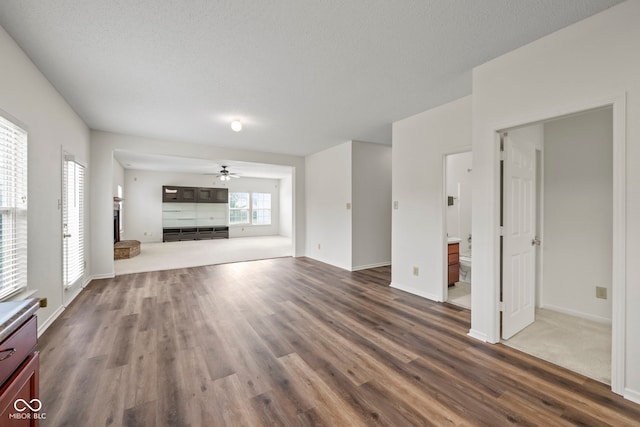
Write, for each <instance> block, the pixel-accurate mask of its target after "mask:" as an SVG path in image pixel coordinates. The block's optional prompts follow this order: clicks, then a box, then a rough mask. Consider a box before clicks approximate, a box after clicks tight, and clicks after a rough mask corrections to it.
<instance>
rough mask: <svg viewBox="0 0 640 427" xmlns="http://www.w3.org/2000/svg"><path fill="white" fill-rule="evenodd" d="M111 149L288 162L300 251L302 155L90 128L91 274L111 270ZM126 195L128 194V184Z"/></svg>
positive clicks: (296, 249) (300, 251) (100, 274)
mask: <svg viewBox="0 0 640 427" xmlns="http://www.w3.org/2000/svg"><path fill="white" fill-rule="evenodd" d="M114 150H127V151H133V152H138V153H149V154H160V155H166V156H178V157H180V156H184V157H188V158H201V159H210V160H212V161H215V160H220V159H225V160H237V161H246V162H255V163H270V164H277V165H285V166H291V167H292V170H293V174H294V177H295V179H294V182H293V186H294V189H295V191H294V194H293V199H294V203H293V209H294V218H295V219H294V228H293V235H294V253H295V256H301V255H303V254H304V248H305V223H304V221H305V218H304V206H305V200H304V198H305V195H304V182H305V171H304V159H303V158H302V157H296V156H288V155H282V154H272V153H262V152H256V151H245V150H235V149H229V148H219V147H213V146H209V145H202V144H192V143H187V142H176V141H166V140H158V139H153V138H143V137H137V136H131V135H121V134H115V133H110V132H102V131H91V162H92V175H91V179H92V186H91V194H92V197H91V221H92V224H91V225H92V247H91V254H92V262H93V274H94V276H95V277H112V276H113V274H114V269H113V241H112V239H111V227H112V225H111V224H112V222H111V221H112V220H113V219H112V214H113V211H112V203H113V199H112V198H111V197H112V196H111V186H112V182H113V176H112V175H113V161H114V160H113V151H114ZM125 185H126V184H125ZM127 198H131V194H130V193H129V189H128V188H127ZM125 221H126V219H125ZM125 227H126V224H125ZM127 237H128V238H133V237H132V236H130V235H127Z"/></svg>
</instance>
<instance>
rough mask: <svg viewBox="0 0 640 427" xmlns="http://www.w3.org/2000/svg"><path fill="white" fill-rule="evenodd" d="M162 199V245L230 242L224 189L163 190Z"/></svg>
mask: <svg viewBox="0 0 640 427" xmlns="http://www.w3.org/2000/svg"><path fill="white" fill-rule="evenodd" d="M192 190H193V191H192ZM162 199H163V203H162V240H163V241H164V242H176V241H182V240H206V239H225V238H229V224H228V218H229V209H228V206H229V205H228V203H227V201H228V190H227V189H226V188H200V187H197V188H196V187H169V186H163V187H162ZM222 200H224V202H222Z"/></svg>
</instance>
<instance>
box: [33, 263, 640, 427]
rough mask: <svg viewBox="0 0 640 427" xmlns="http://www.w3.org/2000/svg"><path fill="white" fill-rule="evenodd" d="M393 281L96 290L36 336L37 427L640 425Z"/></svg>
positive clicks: (321, 276)
mask: <svg viewBox="0 0 640 427" xmlns="http://www.w3.org/2000/svg"><path fill="white" fill-rule="evenodd" d="M389 280H390V270H389V268H377V269H371V270H365V271H361V272H356V273H350V272H347V271H344V270H340V269H338V268H334V267H331V266H328V265H326V264H322V263H319V262H316V261H313V260H309V259H305V258H300V259H295V258H281V259H273V260H264V261H253V262H246V263H235V264H226V265H218V266H208V267H198V268H189V269H181V270H171V271H164V272H154V273H139V274H131V275H125V276H119V277H116V278H115V279H110V280H97V281H93V282H92V283H91V284H90V285H89V286H88V287H87V288H86V289H85V290H84V291H83V292H82V293H81V294H80V295H79V296H78V298H77V299H76V300H75V301H74V302H73V304H71V306H70V307H69V308H68V309H67V310H66V311H65V312H64V313H63V314H62V315H61V316H60V318H59V319H58V320H57V321H56V322H55V323H54V324H53V325H52V326H51V327H50V328H49V330H47V332H46V333H45V334H44V335H43V336H42V337H41V339H40V344H39V347H40V350H41V352H42V353H41V376H40V388H41V400H42V402H43V409H42V411H43V412H45V413H46V420H45V421H44V422H42V424H41V425H43V426H82V427H84V426H104V425H112V426H118V425H126V426H155V425H157V426H186V425H190V426H217V425H229V426H260V425H276V426H288V425H291V426H299V425H326V426H364V425H367V426H369V425H387V426H405V425H407V426H416V425H436V426H442V425H488V426H503V425H511V424H519V425H542V426H563V425H587V426H600V425H615V426H626V425H636V426H637V425H639V424H640V405H636V404H634V403H632V402H629V401H626V400H624V399H622V398H621V397H619V396H617V395H615V394H613V393H612V392H611V391H610V390H609V388H608V387H607V386H606V385H604V384H601V383H598V382H596V381H593V380H590V379H588V378H586V377H583V376H581V375H578V374H575V373H572V372H569V371H567V370H565V369H562V368H559V367H557V366H554V365H552V364H549V363H546V362H543V361H541V360H538V359H535V358H533V357H531V356H528V355H526V354H523V353H520V352H518V351H516V350H513V349H511V348H508V347H505V346H503V345H489V344H484V343H481V342H478V341H477V340H474V339H472V338H469V337H468V336H467V335H466V334H467V332H468V330H469V312H468V311H467V310H463V309H460V308H456V307H454V306H451V305H448V304H438V303H434V302H431V301H428V300H425V299H422V298H419V297H416V296H412V295H409V294H406V293H404V292H401V291H398V290H394V289H391V288H389V287H388V284H389Z"/></svg>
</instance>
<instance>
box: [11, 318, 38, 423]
mask: <svg viewBox="0 0 640 427" xmlns="http://www.w3.org/2000/svg"><path fill="white" fill-rule="evenodd" d="M37 340H38V339H37V319H36V317H35V316H33V315H32V316H30V318H29V319H28V320H27V321H25V322H24V323H23V324H22V325H21V326H19V327H18V328H17V329H16V330H15V331H14V332H13V333H11V335H9V336H8V337H7V338H6V339H5V340H4V341H2V342H1V343H0V382H1V384H2V386H1V387H0V420H1V421H0V425H2V426H14V427H26V426H30V427H34V426H38V425H39V420H40V418H41V417H42V416H43V413H42V412H41V409H42V403H41V402H40V401H39V400H38V397H39V394H38V376H39V354H38V352H37V351H36V344H37ZM20 399H21V400H20ZM23 403H25V404H23ZM26 403H29V407H27V406H26ZM14 405H17V407H16V406H14Z"/></svg>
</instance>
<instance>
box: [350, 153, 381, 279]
mask: <svg viewBox="0 0 640 427" xmlns="http://www.w3.org/2000/svg"><path fill="white" fill-rule="evenodd" d="M351 148H352V153H351V160H352V193H353V194H352V202H353V205H352V213H351V221H352V233H353V234H352V240H351V241H352V245H353V246H352V249H351V250H352V257H351V269H352V270H360V269H364V268H371V267H377V266H381V265H389V264H391V147H389V146H386V145H380V144H373V143H370V142H360V141H353V142H352V144H351Z"/></svg>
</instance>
